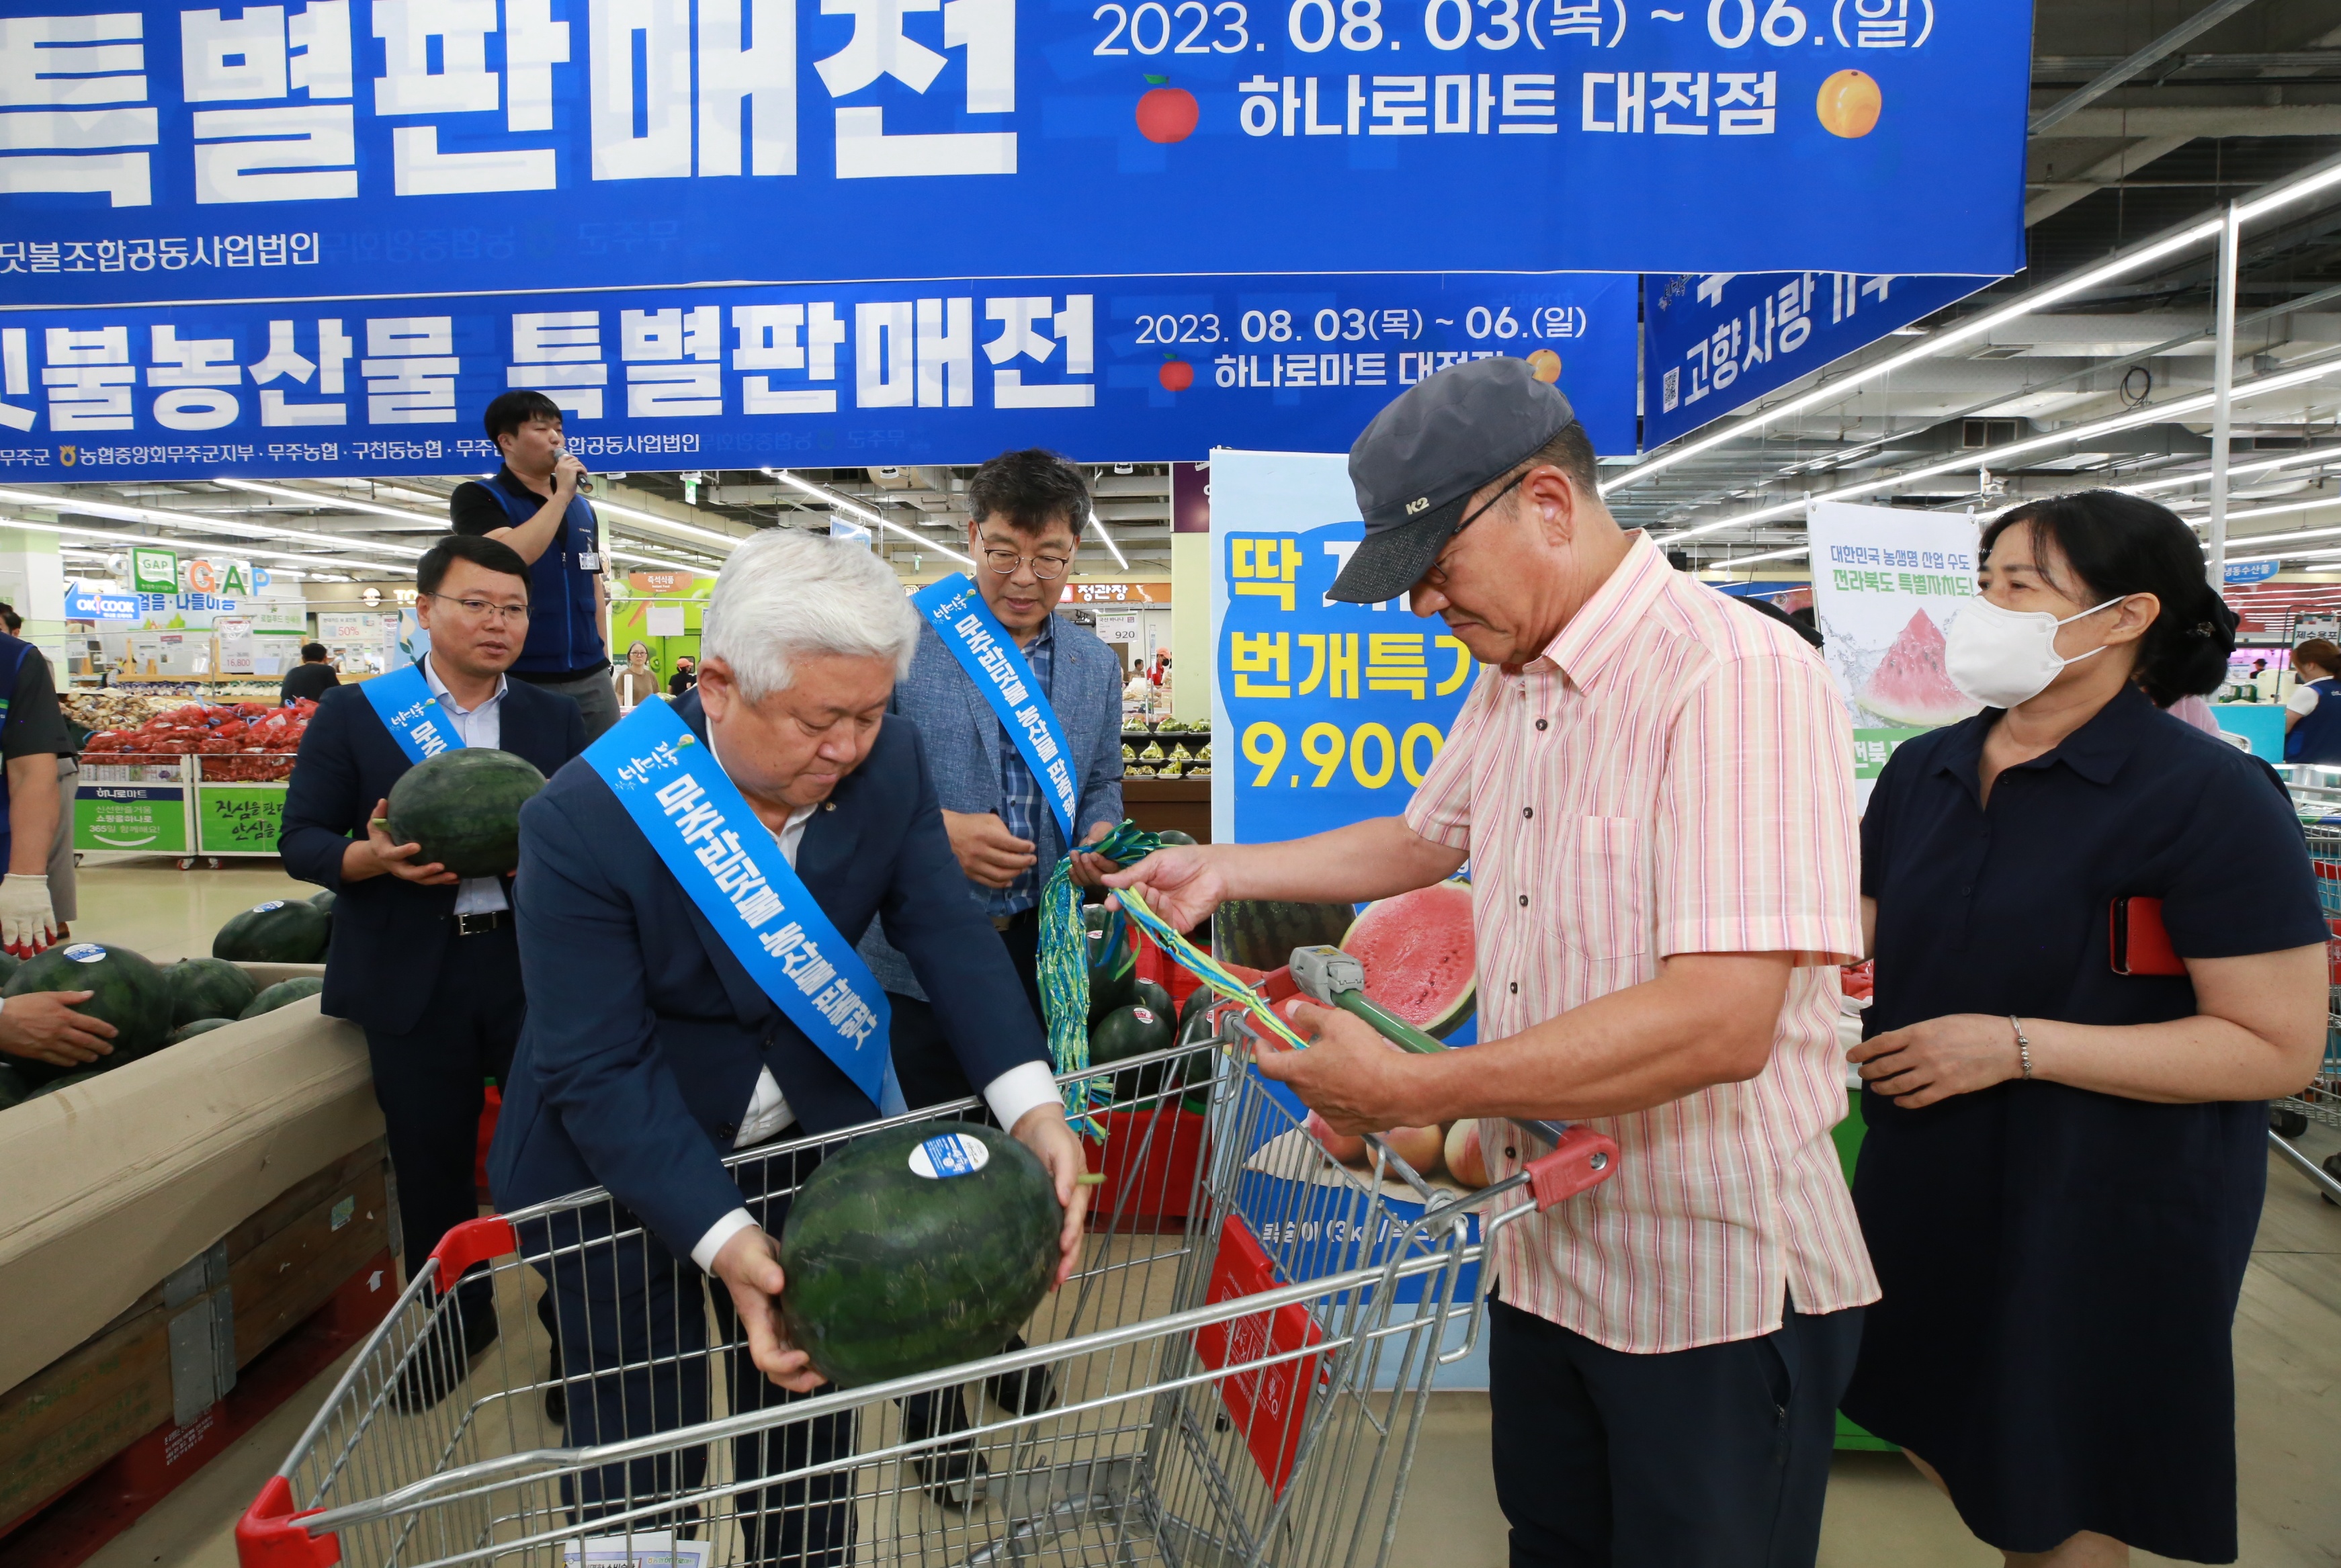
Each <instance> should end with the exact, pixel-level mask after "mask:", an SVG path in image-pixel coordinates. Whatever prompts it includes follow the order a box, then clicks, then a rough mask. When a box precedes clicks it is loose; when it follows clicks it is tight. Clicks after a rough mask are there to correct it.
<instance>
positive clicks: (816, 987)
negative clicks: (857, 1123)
mask: <svg viewBox="0 0 2341 1568" xmlns="http://www.w3.org/2000/svg"><path fill="white" fill-rule="evenodd" d="M585 765H586V766H587V767H589V768H591V769H593V771H594V772H595V773H596V774H598V775H599V776H600V777H601V779H602V781H603V783H605V784H607V785H608V786H609V787H610V790H611V792H612V793H613V794H614V795H616V796H617V798H618V803H619V804H620V805H622V806H623V807H624V808H625V809H626V815H628V816H629V817H631V818H633V821H634V826H635V827H636V828H638V829H641V830H642V834H643V838H645V839H649V840H650V843H651V848H652V849H655V850H657V851H658V858H659V859H660V860H661V861H662V862H663V863H664V864H665V866H666V868H667V870H668V871H670V872H672V874H673V876H674V879H675V880H676V881H677V882H679V883H681V884H682V890H683V893H684V895H685V896H686V897H688V898H690V899H691V901H692V903H693V904H695V905H697V906H698V907H699V911H700V913H702V914H703V915H705V916H706V917H707V923H708V924H709V925H711V926H712V927H714V928H715V932H716V935H717V936H719V937H721V938H722V939H723V945H724V946H725V947H727V948H730V949H731V950H732V957H733V958H737V959H739V960H740V964H741V967H742V968H745V969H746V970H747V971H748V975H749V978H751V979H752V980H754V981H755V982H756V984H757V986H758V987H760V988H762V991H763V993H764V994H765V995H766V996H768V997H772V1000H773V1001H774V1002H775V1003H777V1004H779V1007H780V1009H781V1011H782V1012H783V1013H786V1014H787V1015H788V1017H789V1021H790V1022H791V1023H792V1024H794V1025H796V1027H798V1028H800V1029H802V1030H803V1031H804V1033H805V1037H806V1038H808V1039H810V1040H811V1041H812V1043H813V1045H814V1046H815V1047H818V1048H819V1049H820V1051H821V1054H822V1055H823V1056H825V1057H828V1058H829V1059H830V1060H831V1061H832V1062H834V1063H836V1064H837V1067H838V1069H839V1070H840V1071H841V1072H842V1073H844V1075H845V1076H846V1077H848V1078H851V1079H852V1081H853V1084H854V1087H857V1088H859V1089H860V1090H861V1091H862V1093H863V1094H864V1095H866V1096H868V1097H869V1098H870V1103H871V1104H872V1105H873V1106H875V1107H878V1110H879V1114H880V1115H882V1116H900V1115H902V1112H903V1111H904V1110H905V1109H906V1108H907V1107H906V1106H905V1105H904V1103H903V1100H902V1088H901V1087H900V1086H899V1085H898V1084H897V1083H896V1082H895V1080H894V1059H893V1056H892V1050H891V1047H890V1045H889V1036H888V1032H887V1030H888V1025H889V1018H890V1013H889V1008H888V1007H887V1003H886V993H885V991H884V990H883V989H882V988H881V987H880V986H879V984H878V979H877V977H876V976H874V975H872V973H871V972H870V968H869V966H868V965H866V964H864V963H863V962H862V959H861V958H860V957H859V956H858V955H856V954H855V952H854V950H853V944H852V943H851V942H849V941H847V940H846V939H845V938H843V937H842V936H841V935H839V933H838V929H837V927H836V926H835V925H834V924H832V922H831V920H830V918H829V917H828V916H827V915H826V914H824V913H822V908H821V906H820V905H819V904H818V903H815V902H814V901H813V897H812V894H811V893H809V892H807V891H806V890H805V885H804V883H803V881H802V880H801V879H800V878H798V876H797V874H796V870H795V868H793V867H792V866H791V865H790V864H789V863H788V860H787V859H786V858H784V857H783V856H782V854H781V852H780V846H779V845H777V844H774V843H772V835H771V833H770V832H768V831H767V830H766V829H765V828H764V826H763V824H762V822H760V821H758V820H757V819H756V815H755V813H754V812H753V811H752V810H750V809H749V807H748V802H747V800H746V799H745V798H744V797H742V795H741V793H740V790H739V789H738V787H737V786H735V785H734V784H733V783H732V780H731V779H728V778H726V777H725V776H724V773H723V769H722V768H721V767H719V766H718V765H717V764H716V761H715V758H714V755H713V753H712V751H711V750H710V749H708V748H707V747H706V746H704V745H702V744H701V743H700V739H699V737H698V736H696V735H694V734H692V732H691V727H690V726H689V725H687V724H685V723H684V722H683V721H682V719H681V718H680V717H678V716H677V714H676V713H675V711H674V710H673V709H672V707H670V706H668V704H667V703H666V702H665V701H664V700H661V699H659V698H655V697H653V698H652V699H651V700H648V701H646V702H644V703H643V704H642V706H640V707H639V708H636V709H635V710H633V712H632V713H631V714H629V715H627V716H626V718H625V719H623V721H622V722H620V723H619V724H618V725H617V727H616V728H614V729H611V730H610V731H609V732H608V733H607V734H605V735H603V737H602V738H601V739H599V740H596V741H595V742H593V745H591V746H588V747H587V748H586V749H585ZM743 836H744V838H745V839H746V841H745V842H744V843H743V842H742V837H743ZM766 846H770V848H769V849H767V848H766Z"/></svg>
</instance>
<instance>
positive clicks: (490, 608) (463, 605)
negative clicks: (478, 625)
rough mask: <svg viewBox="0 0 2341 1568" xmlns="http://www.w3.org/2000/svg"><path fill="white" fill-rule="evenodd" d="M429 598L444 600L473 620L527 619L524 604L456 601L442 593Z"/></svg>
mask: <svg viewBox="0 0 2341 1568" xmlns="http://www.w3.org/2000/svg"><path fill="white" fill-rule="evenodd" d="M430 597H432V598H433V599H443V600H446V601H447V602H448V603H450V604H452V605H454V606H456V607H457V608H458V609H460V610H463V613H464V614H466V615H468V616H470V617H471V618H472V619H473V620H487V619H489V618H490V617H491V616H493V617H494V618H495V619H496V620H504V621H514V622H517V621H523V620H527V619H528V606H527V605H525V604H491V603H489V602H488V601H487V600H484V599H456V598H453V597H452V596H451V595H448V594H444V593H434V594H432V595H431V596H430Z"/></svg>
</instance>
